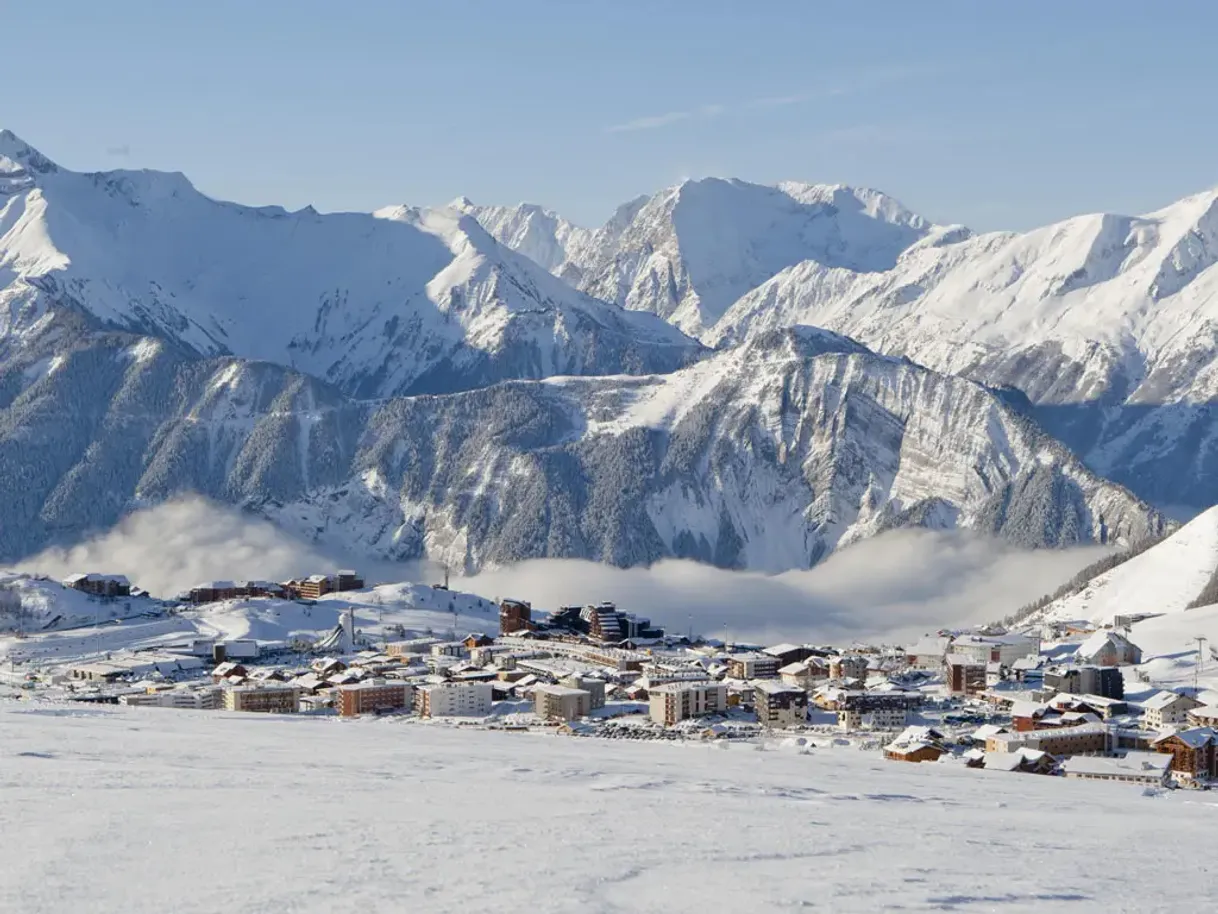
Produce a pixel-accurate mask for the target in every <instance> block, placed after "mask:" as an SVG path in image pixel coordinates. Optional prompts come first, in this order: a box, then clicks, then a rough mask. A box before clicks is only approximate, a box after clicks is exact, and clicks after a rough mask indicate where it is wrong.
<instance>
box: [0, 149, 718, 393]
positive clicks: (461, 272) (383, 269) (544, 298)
mask: <svg viewBox="0 0 1218 914" xmlns="http://www.w3.org/2000/svg"><path fill="white" fill-rule="evenodd" d="M381 215H382V216H385V217H386V218H380V219H378V218H374V217H373V216H371V215H365V214H358V213H339V214H331V215H320V214H318V213H316V212H314V211H313V210H312V209H308V208H306V209H304V210H301V211H299V212H295V213H288V212H285V211H284V210H282V209H280V208H278V207H262V208H250V207H244V206H239V205H236V204H231V203H222V202H217V201H214V200H211V199H209V198H207V197H205V196H203V195H202V194H200V193H198V192H197V191H196V190H195V189H194V188H193V187H192V186H191V184H190V183H189V182H188V181H187V180H186V178H185V177H184V176H182V175H180V174H165V173H159V172H151V171H115V172H104V173H96V174H78V173H74V172H70V171H67V170H65V169H61V168H59V167H57V166H55V165H54V164H53V163H51V162H49V161H48V160H47V159H46V158H45V157H43V156H42V155H40V154H39V153H38V152H37V151H36V150H33V149H32V148H30V147H29V146H28V145H26V144H25V143H23V142H22V141H21V140H19V139H18V138H17V137H15V136H14V135H13V134H12V133H10V132H7V131H3V132H0V346H9V347H11V346H12V345H14V344H16V343H19V342H21V341H23V340H28V338H29V337H31V336H34V335H37V334H39V333H46V332H47V331H48V322H50V323H52V324H54V323H55V322H56V320H57V319H58V321H59V322H60V323H62V320H63V319H62V318H60V317H58V315H59V314H60V313H61V312H62V311H64V310H65V309H70V310H73V311H76V312H79V313H83V314H85V315H87V316H88V317H89V318H90V319H91V320H92V322H93V324H94V325H95V326H98V325H101V326H106V325H108V326H117V327H121V328H124V329H127V330H132V331H136V332H140V333H145V334H148V335H150V336H155V337H159V338H161V339H164V340H166V341H168V342H170V343H173V344H175V345H180V346H183V347H186V348H188V349H189V350H191V351H193V352H196V353H199V354H203V355H218V354H232V355H236V356H240V357H243V358H251V359H260V360H266V361H271V362H276V363H278V364H282V365H290V366H293V367H296V368H298V369H300V370H302V371H306V372H308V373H310V374H313V375H315V376H317V377H319V378H324V379H326V380H328V381H330V382H332V383H334V384H336V385H338V386H340V387H342V388H343V389H344V390H345V391H347V392H348V393H351V394H354V395H357V396H366V397H373V396H386V395H392V394H398V393H403V392H406V391H412V390H421V391H435V390H451V389H463V388H469V387H475V386H479V385H480V384H484V383H490V382H493V381H496V380H500V379H503V378H514V377H543V376H546V375H548V374H552V373H555V372H562V373H573V374H579V373H583V372H594V373H601V374H605V373H620V372H649V371H666V370H671V369H672V368H675V367H679V366H680V365H682V364H685V363H686V362H688V361H689V360H690V359H691V358H693V357H695V356H696V355H697V345H696V344H695V343H693V342H692V341H691V340H689V339H687V338H686V337H684V336H683V335H682V334H680V333H679V332H677V331H676V330H675V329H674V328H672V327H671V326H668V325H666V324H665V323H664V322H662V321H660V320H657V319H655V318H653V317H651V316H649V315H641V314H631V313H625V312H623V311H622V310H621V309H620V308H617V307H614V306H612V305H609V304H606V303H604V302H599V301H596V300H594V299H592V298H589V297H588V296H586V295H582V294H580V293H578V292H576V291H574V290H573V289H571V288H570V287H568V286H567V285H565V284H564V283H563V282H561V281H560V280H558V279H556V278H554V277H553V276H551V275H550V274H549V273H547V272H546V271H545V270H543V269H540V268H539V267H538V266H537V265H536V264H534V263H533V262H532V261H530V260H529V259H528V258H526V257H523V256H521V255H518V254H515V253H514V252H512V251H510V250H508V249H506V248H504V247H502V246H501V245H499V244H498V243H496V242H495V241H494V239H492V238H491V237H490V236H489V235H488V234H486V232H485V231H484V230H483V229H482V228H481V227H480V226H479V225H478V223H477V222H476V221H475V220H474V219H473V218H472V217H469V216H466V215H464V214H462V213H460V212H459V211H457V210H442V211H438V212H434V213H427V212H421V211H418V210H410V209H407V208H403V207H398V208H394V209H392V210H388V211H385V212H384V213H382V214H381Z"/></svg>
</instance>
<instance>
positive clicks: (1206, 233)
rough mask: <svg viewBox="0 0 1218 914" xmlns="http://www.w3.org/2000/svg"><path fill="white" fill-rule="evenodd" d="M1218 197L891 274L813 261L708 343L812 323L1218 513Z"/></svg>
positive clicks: (1003, 236) (966, 251) (1027, 237)
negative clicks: (1022, 400) (999, 390)
mask: <svg viewBox="0 0 1218 914" xmlns="http://www.w3.org/2000/svg"><path fill="white" fill-rule="evenodd" d="M1215 263H1218V191H1210V192H1207V193H1203V194H1198V195H1196V196H1193V197H1189V198H1187V199H1185V200H1181V201H1180V202H1178V203H1176V204H1173V205H1172V206H1169V207H1167V208H1165V209H1162V210H1159V211H1157V212H1154V213H1150V214H1149V215H1146V216H1141V217H1127V216H1113V215H1095V216H1081V217H1078V218H1076V219H1071V220H1068V221H1066V222H1063V223H1060V224H1057V225H1052V226H1048V227H1046V228H1043V229H1038V230H1036V231H1033V232H1029V233H1027V234H1010V233H1000V234H988V235H981V236H976V237H972V238H965V239H962V240H958V241H950V242H949V243H944V241H943V239H937V240H936V239H927V240H925V241H923V242H921V243H919V244H915V245H913V246H911V247H910V248H909V249H907V250H906V251H904V252H903V253H902V255H901V256H900V257H899V258H898V261H897V263H896V265H895V267H894V268H893V269H891V270H888V271H885V272H883V273H862V272H856V271H851V270H847V269H841V268H838V269H826V268H825V267H823V266H822V265H820V264H816V263H811V262H805V263H803V264H799V265H797V266H794V267H792V268H790V269H788V270H786V271H784V272H783V273H780V274H779V275H777V276H775V277H773V278H772V279H771V280H769V281H767V282H766V283H764V284H763V285H761V286H760V287H758V288H757V289H755V290H753V291H752V292H750V293H749V294H747V295H745V296H743V297H742V298H741V299H740V300H738V301H737V302H736V303H735V304H734V305H733V306H732V307H731V309H729V311H728V312H727V313H726V314H725V315H724V317H723V318H722V319H721V320H720V322H719V323H718V325H717V326H716V327H715V328H713V330H712V331H711V332H709V333H707V334H706V335H705V339H706V340H707V341H708V342H711V343H714V344H719V345H723V344H726V343H730V342H732V341H735V340H740V339H744V338H746V337H747V336H748V335H749V334H750V333H753V332H757V331H760V330H764V329H767V328H770V327H775V326H786V325H790V324H803V323H810V324H814V325H816V326H823V327H828V328H831V329H834V330H837V331H839V332H841V333H846V334H849V335H851V336H853V337H855V338H857V339H860V340H862V341H864V342H866V343H867V344H868V345H870V346H872V347H874V348H877V349H879V350H881V351H885V352H891V353H900V354H903V355H907V356H908V357H910V358H913V359H915V360H917V361H919V362H922V363H923V364H926V365H929V366H931V367H934V368H936V369H938V370H941V371H947V372H952V373H958V374H963V375H966V376H969V377H974V378H978V379H981V380H983V381H985V382H987V383H990V384H1003V385H1012V386H1015V387H1018V388H1019V389H1021V390H1022V391H1024V392H1025V393H1026V394H1027V395H1028V396H1029V397H1030V398H1031V399H1032V400H1033V401H1034V402H1035V403H1036V404H1037V405H1038V407H1039V411H1038V415H1039V416H1040V418H1041V420H1042V422H1043V423H1044V424H1045V425H1046V427H1047V428H1049V429H1050V430H1051V431H1053V432H1054V433H1055V434H1057V435H1058V436H1059V437H1061V438H1062V439H1063V440H1064V441H1066V443H1068V444H1070V445H1071V446H1072V447H1074V448H1075V449H1076V450H1077V451H1078V452H1079V453H1080V454H1082V455H1083V456H1084V459H1085V460H1086V461H1087V463H1088V464H1089V465H1090V466H1091V467H1092V469H1094V470H1096V471H1097V472H1100V473H1102V474H1104V475H1106V476H1110V477H1111V478H1113V479H1116V480H1118V481H1121V482H1123V483H1125V484H1126V485H1129V486H1130V487H1132V488H1134V489H1135V490H1136V491H1137V492H1138V493H1139V494H1141V495H1142V496H1143V497H1146V498H1150V499H1152V500H1156V501H1159V502H1161V503H1167V504H1185V505H1195V506H1207V505H1210V504H1213V503H1215V502H1218V473H1216V472H1215V470H1216V469H1218V425H1216V424H1215V422H1214V413H1213V411H1212V408H1211V404H1212V403H1213V402H1214V400H1215V398H1216V397H1218V361H1216V356H1218V269H1214V265H1215Z"/></svg>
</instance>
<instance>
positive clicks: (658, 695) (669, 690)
mask: <svg viewBox="0 0 1218 914" xmlns="http://www.w3.org/2000/svg"><path fill="white" fill-rule="evenodd" d="M648 704H649V707H648V711H649V712H650V715H651V719H652V720H653V721H655V722H656V723H657V724H662V725H663V726H665V727H671V726H672V725H673V724H675V723H677V722H678V721H682V720H687V719H689V718H691V717H703V716H705V715H707V714H717V713H720V712H722V711H726V710H727V686H725V685H723V684H722V683H718V682H671V683H668V684H667V685H659V686H656V687H655V688H654V689H652V690H651V691H650V693H649V694H648Z"/></svg>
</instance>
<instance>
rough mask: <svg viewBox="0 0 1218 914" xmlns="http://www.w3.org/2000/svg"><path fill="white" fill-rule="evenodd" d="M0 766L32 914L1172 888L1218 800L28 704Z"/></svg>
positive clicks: (824, 902) (578, 742)
mask: <svg viewBox="0 0 1218 914" xmlns="http://www.w3.org/2000/svg"><path fill="white" fill-rule="evenodd" d="M763 750H765V751H763ZM0 767H2V768H3V770H4V772H5V780H4V784H5V802H4V803H3V804H0V830H2V831H3V832H4V833H5V834H16V835H20V836H21V840H19V841H12V842H10V846H9V847H8V849H7V850H6V854H7V864H8V865H6V866H5V867H3V868H0V909H3V910H6V911H22V912H25V914H59V912H62V911H82V912H84V911H119V910H121V911H124V912H127V914H161V912H164V911H167V910H172V911H174V912H177V914H204V912H206V914H211V912H215V911H217V910H234V909H238V910H249V911H291V912H294V914H315V912H324V914H333V912H348V911H362V912H369V914H373V912H381V911H391V910H402V909H405V910H414V909H419V908H425V909H434V908H436V907H437V905H436V900H437V899H443V900H444V901H443V902H442V903H441V904H440V905H439V907H440V908H443V909H446V910H447V909H451V908H452V907H454V906H457V907H461V908H465V909H468V910H479V911H482V910H487V911H489V910H504V911H530V912H536V914H568V912H575V911H586V912H592V911H604V912H608V911H629V912H633V914H685V912H704V911H710V910H734V911H781V910H785V909H789V908H798V907H805V908H815V909H819V908H824V909H825V910H832V911H840V912H874V911H892V910H907V911H932V910H953V911H962V912H982V911H995V910H1000V911H1006V912H1012V914H1015V912H1032V911H1037V912H1047V911H1070V910H1078V911H1106V912H1113V914H1117V912H1134V911H1139V912H1140V911H1148V910H1154V911H1170V910H1177V909H1181V908H1184V907H1190V908H1196V907H1197V906H1198V900H1199V898H1201V899H1202V900H1203V899H1204V897H1206V893H1207V891H1208V890H1206V889H1205V887H1204V886H1205V883H1204V878H1205V877H1204V873H1205V872H1206V871H1207V868H1208V867H1209V865H1210V863H1209V860H1210V850H1209V847H1210V843H1211V836H1212V834H1213V818H1214V817H1213V813H1214V809H1213V808H1212V806H1211V805H1210V804H1209V803H1208V802H1204V801H1202V797H1203V796H1204V795H1194V794H1191V793H1190V792H1186V791H1179V792H1174V793H1170V794H1166V795H1161V796H1145V795H1143V791H1142V790H1141V789H1140V788H1138V787H1136V786H1132V785H1128V784H1103V783H1084V782H1078V781H1068V780H1066V779H1063V778H1046V777H1034V776H1025V775H1018V774H1007V773H1004V772H995V771H977V770H973V769H969V768H966V767H964V766H963V765H962V764H950V763H946V762H945V763H940V764H920V765H913V764H901V763H896V762H886V761H885V760H883V759H882V758H881V757H880V756H879V754H878V753H877V752H862V751H859V750H857V749H852V748H837V749H834V748H830V747H827V746H826V747H824V748H816V749H812V750H809V751H807V752H804V753H800V752H798V751H795V750H787V749H783V748H781V747H780V745H779V744H778V743H777V742H776V741H775V742H772V743H770V744H768V747H767V746H766V745H764V744H758V743H752V742H746V743H742V744H739V745H730V746H728V745H725V744H723V743H720V744H718V745H714V746H712V745H706V744H701V743H690V744H684V745H670V744H658V743H636V742H627V741H621V740H616V741H610V740H590V739H575V738H564V737H558V736H542V735H533V734H520V733H512V734H506V733H489V732H481V731H478V730H473V729H455V728H449V727H442V726H434V725H427V724H421V723H402V722H396V721H391V720H387V719H386V720H370V719H361V720H358V721H350V722H340V721H334V720H329V721H327V720H317V719H307V718H300V717H297V718H296V719H291V718H285V717H278V718H277V717H275V716H274V715H244V716H242V715H234V714H225V713H223V712H190V711H170V710H163V709H153V708H113V709H107V708H96V707H95V708H78V709H68V708H64V707H63V706H50V705H38V704H34V703H28V702H27V703H21V704H16V703H8V704H3V705H0ZM234 816H238V817H239V818H240V820H241V821H244V822H249V823H257V827H252V828H244V829H242V830H241V831H240V833H239V835H234ZM640 834H646V836H647V837H646V840H640ZM124 847H125V848H135V847H138V848H139V853H98V852H97V849H98V848H124ZM1154 847H1166V848H1171V849H1172V851H1171V853H1158V854H1156V853H1150V852H1148V851H1147V848H1154ZM1097 860H1103V861H1104V866H1102V867H1097V866H1096V865H1095V861H1097ZM305 873H307V874H308V878H307V879H305V878H302V874H305ZM1202 907H1204V904H1202Z"/></svg>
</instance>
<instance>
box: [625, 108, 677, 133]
mask: <svg viewBox="0 0 1218 914" xmlns="http://www.w3.org/2000/svg"><path fill="white" fill-rule="evenodd" d="M693 116H694V113H693V112H692V111H670V112H668V113H667V114H655V115H652V116H651V117H640V118H635V119H634V120H633V121H626V122H625V123H624V124H614V125H612V126H610V127H606V128H605V133H631V132H633V131H635V130H655V129H656V128H657V127H667V126H668V125H669V124H676V123H678V122H680V121H687V120H689V119H690V118H691V117H693Z"/></svg>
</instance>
